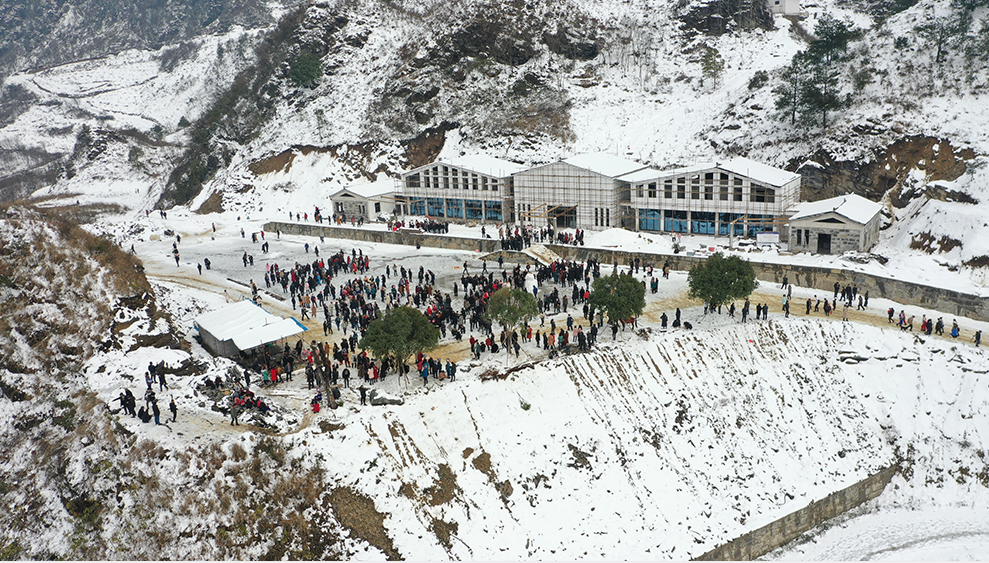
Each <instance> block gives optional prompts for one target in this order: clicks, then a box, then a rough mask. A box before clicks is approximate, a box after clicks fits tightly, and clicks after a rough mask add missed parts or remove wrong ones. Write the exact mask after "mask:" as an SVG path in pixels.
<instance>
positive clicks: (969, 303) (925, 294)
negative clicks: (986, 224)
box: [546, 245, 989, 320]
mask: <svg viewBox="0 0 989 563" xmlns="http://www.w3.org/2000/svg"><path fill="white" fill-rule="evenodd" d="M546 247H547V248H549V249H550V250H552V251H553V252H555V253H556V254H558V255H559V256H560V257H561V258H565V259H569V260H577V261H581V262H585V261H587V259H588V258H594V259H595V260H599V261H600V262H601V263H602V264H612V263H614V261H615V260H618V263H619V264H620V265H629V264H632V263H634V260H635V258H639V260H640V262H641V263H642V264H647V263H650V262H651V263H652V264H653V265H654V266H656V267H657V268H661V267H662V266H663V262H666V261H669V263H670V268H672V269H674V270H689V269H690V268H692V267H693V266H694V265H695V264H697V263H699V262H701V261H703V260H704V258H703V257H697V256H686V255H684V254H646V253H642V252H626V251H620V250H608V249H597V248H594V249H591V248H585V247H574V246H559V245H546ZM752 268H753V269H754V270H755V274H756V278H757V279H759V280H761V281H765V282H770V283H771V284H772V283H775V284H779V283H782V281H783V276H787V277H788V278H789V282H790V283H792V284H794V285H798V286H801V287H810V288H814V289H818V290H820V291H821V295H822V296H824V295H827V296H828V297H832V296H833V295H834V282H838V283H839V284H841V285H842V286H845V285H847V284H852V285H855V286H858V288H859V293H860V294H864V293H865V292H866V291H868V292H869V299H875V298H878V297H884V298H887V299H892V300H894V301H896V302H898V303H903V304H906V305H915V306H919V307H926V308H930V309H935V310H937V311H942V312H945V313H948V314H949V315H958V316H965V317H970V318H974V319H978V320H989V298H986V297H979V296H976V295H969V294H966V293H959V292H957V291H951V290H948V289H942V288H939V287H932V286H928V285H920V284H916V283H910V282H905V281H901V280H894V279H889V278H883V277H880V276H873V275H871V274H865V273H862V272H854V271H850V270H845V269H838V268H835V269H832V268H819V267H815V266H798V265H791V264H769V263H760V262H752Z"/></svg>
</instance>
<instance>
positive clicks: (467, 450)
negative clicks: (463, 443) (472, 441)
mask: <svg viewBox="0 0 989 563" xmlns="http://www.w3.org/2000/svg"><path fill="white" fill-rule="evenodd" d="M472 453H474V448H464V454H463V455H464V459H467V458H469V457H470V455H471V454H472Z"/></svg>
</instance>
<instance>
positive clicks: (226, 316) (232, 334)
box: [196, 299, 306, 351]
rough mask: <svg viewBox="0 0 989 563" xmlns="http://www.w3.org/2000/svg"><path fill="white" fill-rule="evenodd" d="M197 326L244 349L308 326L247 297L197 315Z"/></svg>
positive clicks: (291, 334) (298, 331)
mask: <svg viewBox="0 0 989 563" xmlns="http://www.w3.org/2000/svg"><path fill="white" fill-rule="evenodd" d="M196 326H197V327H199V330H200V331H202V332H208V333H209V334H210V335H211V336H212V337H213V338H215V339H216V340H217V341H219V342H224V341H227V340H230V341H232V342H233V344H234V346H236V347H237V349H238V350H242V351H243V350H250V349H251V348H254V347H257V346H261V345H262V344H267V343H269V342H274V341H276V340H279V339H282V338H287V337H289V336H294V335H296V334H299V333H301V332H303V331H305V330H306V327H304V326H302V324H301V323H299V322H298V321H296V320H295V319H293V318H287V319H283V318H281V317H278V316H276V315H272V314H271V313H269V312H267V311H265V310H264V309H262V308H261V307H260V306H258V305H256V304H254V302H252V301H248V300H246V299H245V300H243V301H240V302H237V303H234V304H232V305H230V306H228V307H224V308H222V309H218V310H216V311H212V312H210V313H206V314H204V315H201V316H200V317H199V318H197V319H196Z"/></svg>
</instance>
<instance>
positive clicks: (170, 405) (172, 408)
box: [168, 397, 179, 422]
mask: <svg viewBox="0 0 989 563" xmlns="http://www.w3.org/2000/svg"><path fill="white" fill-rule="evenodd" d="M168 410H170V411H172V422H175V417H176V416H178V414H179V408H178V407H177V406H175V397H172V400H171V401H170V402H169V403H168Z"/></svg>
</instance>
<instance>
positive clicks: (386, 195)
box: [330, 178, 403, 221]
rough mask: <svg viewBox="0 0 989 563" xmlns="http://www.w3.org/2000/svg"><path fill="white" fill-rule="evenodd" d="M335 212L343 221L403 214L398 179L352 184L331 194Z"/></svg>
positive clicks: (367, 219)
mask: <svg viewBox="0 0 989 563" xmlns="http://www.w3.org/2000/svg"><path fill="white" fill-rule="evenodd" d="M330 204H331V206H332V209H333V214H334V216H336V217H339V218H340V219H341V220H343V221H348V220H350V219H364V220H365V221H374V220H376V219H377V218H378V216H379V215H384V216H391V215H392V214H395V213H396V212H397V213H398V214H402V211H403V210H401V209H396V208H397V207H398V206H400V205H401V199H400V198H399V197H398V181H397V180H395V179H393V178H386V179H384V180H378V181H377V182H368V183H364V184H351V185H349V186H345V187H343V188H340V189H339V190H337V191H335V192H333V193H332V194H330Z"/></svg>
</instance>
